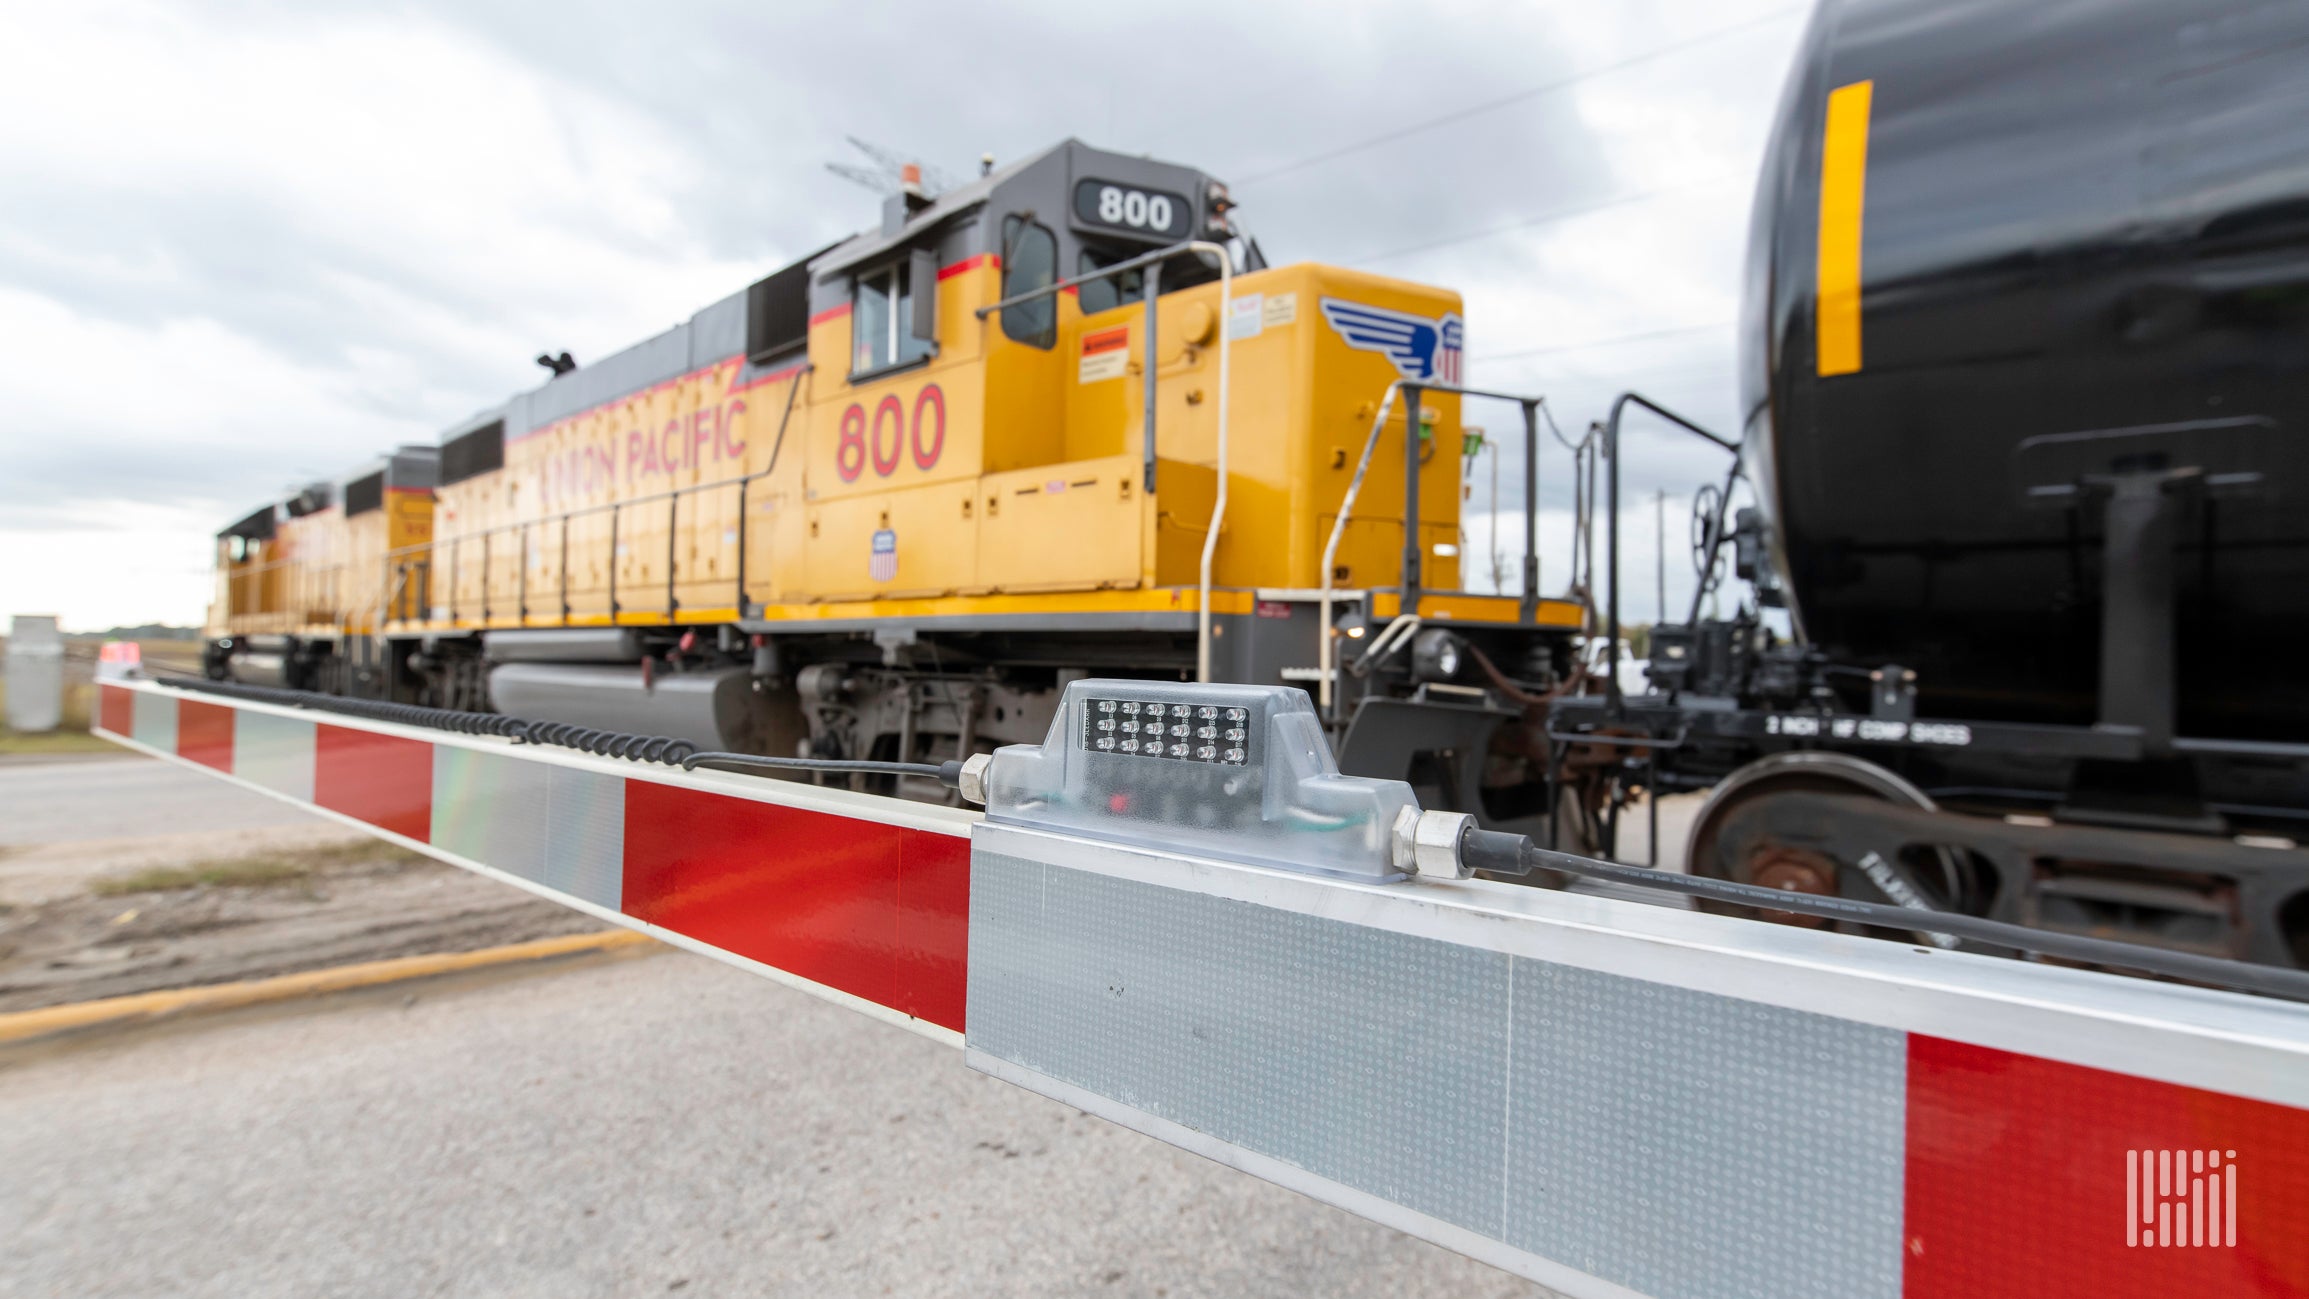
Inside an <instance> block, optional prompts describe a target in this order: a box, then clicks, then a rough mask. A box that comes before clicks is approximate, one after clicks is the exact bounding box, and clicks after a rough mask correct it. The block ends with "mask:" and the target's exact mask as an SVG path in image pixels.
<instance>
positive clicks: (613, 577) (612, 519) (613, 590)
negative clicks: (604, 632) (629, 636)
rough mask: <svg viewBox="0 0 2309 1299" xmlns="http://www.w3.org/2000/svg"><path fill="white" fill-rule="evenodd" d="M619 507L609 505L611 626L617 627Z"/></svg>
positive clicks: (612, 503)
mask: <svg viewBox="0 0 2309 1299" xmlns="http://www.w3.org/2000/svg"><path fill="white" fill-rule="evenodd" d="M617 506H618V503H617V502H615V501H612V502H610V505H609V625H610V626H612V627H615V626H616V625H617Z"/></svg>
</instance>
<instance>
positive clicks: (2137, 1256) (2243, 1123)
mask: <svg viewBox="0 0 2309 1299" xmlns="http://www.w3.org/2000/svg"><path fill="white" fill-rule="evenodd" d="M2142 1151H2146V1152H2149V1154H2150V1159H2149V1160H2148V1161H2147V1168H2148V1171H2149V1173H2150V1176H2149V1179H2148V1181H2149V1184H2148V1185H2146V1186H2144V1185H2143V1184H2142V1178H2141V1172H2142V1167H2143V1164H2142V1161H2141V1160H2140V1159H2139V1154H2138V1152H2142ZM2160 1153H2162V1154H2163V1155H2164V1158H2163V1160H2162V1161H2161V1162H2160V1161H2159V1159H2158V1156H2159V1154H2160ZM2215 1153H2217V1154H2218V1155H2219V1160H2218V1164H2217V1165H2216V1164H2215V1163H2214V1161H2213V1159H2212V1156H2213V1155H2214V1154H2215ZM2175 1173H2178V1176H2175V1175H2174V1174H2175ZM2215 1173H2218V1174H2220V1183H2221V1184H2220V1185H2215V1184H2214V1179H2213V1176H2212V1175H2213V1174H2215ZM2232 1176H2233V1177H2234V1179H2235V1180H2234V1181H2233V1182H2231V1181H2230V1180H2229V1179H2230V1178H2231V1177H2232ZM2232 1189H2233V1190H2234V1192H2235V1194H2234V1196H2231V1195H2230V1194H2229V1192H2230V1191H2231V1190H2232ZM1907 1200H1908V1207H1907V1227H1906V1230H1905V1231H1904V1232H1903V1233H1902V1242H1901V1243H1902V1249H1903V1252H1904V1261H1905V1265H1906V1278H1905V1284H1904V1287H1903V1294H1904V1295H1905V1296H1906V1299H1942V1297H1943V1296H1946V1297H1947V1299H1955V1297H1956V1296H1967V1297H1968V1299H1969V1297H1970V1296H1979V1295H2029V1296H2032V1297H2041V1299H2070V1297H2073V1299H2087V1297H2088V1296H2089V1297H2090V1299H2132V1297H2134V1296H2138V1297H2140V1299H2150V1297H2151V1296H2154V1297H2156V1299H2174V1296H2182V1295H2188V1296H2196V1295H2220V1296H2222V1297H2223V1299H2246V1297H2247V1296H2261V1295H2270V1296H2274V1295H2292V1296H2301V1295H2309V1111H2303V1110H2297V1109H2292V1108H2290V1107H2287V1106H2283V1105H2272V1104H2269V1103H2267V1102H2265V1101H2254V1100H2245V1099H2241V1098H2239V1097H2235V1096H2227V1095H2223V1094H2221V1093H2219V1092H2210V1091H2203V1090H2199V1089H2197V1088H2194V1087H2178V1086H2175V1085H2173V1084H2171V1083H2161V1082H2151V1081H2148V1080H2145V1079H2141V1078H2134V1077H2130V1076H2127V1075H2124V1074H2115V1073H2107V1072H2104V1071H2102V1070H2099V1069H2087V1068H2083V1067H2081V1066H2078V1065H2070V1064H2059V1063H2056V1062H2054V1061H2050V1060H2040V1059H2036V1058H2034V1057H2031V1056H2019V1055H2013V1054H2010V1053H2008V1052H2004V1051H1995V1050H1990V1049H1988V1048H1986V1047H1977V1046H1966V1045H1963V1044H1961V1043H1956V1042H1947V1041H1942V1040H1941V1039H1939V1038H1931V1037H1923V1036H1920V1035H1914V1034H1912V1035H1910V1037H1909V1039H1908V1186H1907ZM2232 1203H2233V1204H2234V1208H2235V1223H2236V1226H2235V1238H2236V1243H2235V1244H2234V1245H2231V1244H2229V1243H2228V1240H2229V1220H2230V1208H2231V1204H2232ZM2215 1228H2218V1231H2219V1239H2220V1243H2219V1244H2213V1243H2211V1241H2210V1239H2209V1237H2210V1236H2211V1234H2212V1232H2213V1230H2214V1229H2215ZM2176 1230H2177V1238H2176ZM2182 1242H2186V1243H2182Z"/></svg>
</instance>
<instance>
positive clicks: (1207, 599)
mask: <svg viewBox="0 0 2309 1299" xmlns="http://www.w3.org/2000/svg"><path fill="white" fill-rule="evenodd" d="M1186 246H1187V247H1188V248H1192V249H1198V250H1209V251H1212V252H1216V253H1217V254H1218V255H1219V491H1218V498H1217V499H1216V500H1214V501H1213V502H1211V524H1210V530H1209V531H1207V532H1205V533H1204V534H1203V566H1202V592H1201V595H1200V596H1199V597H1198V598H1197V600H1196V601H1195V603H1196V605H1197V609H1198V612H1197V614H1196V619H1197V626H1196V629H1195V680H1197V681H1201V682H1205V683H1208V682H1209V681H1210V679H1211V561H1212V558H1213V557H1214V556H1215V555H1217V554H1218V550H1219V530H1220V529H1221V528H1223V527H1225V526H1226V522H1227V407H1228V405H1229V404H1230V403H1229V402H1228V401H1227V353H1228V352H1229V351H1231V350H1232V345H1233V343H1234V337H1235V322H1234V320H1233V318H1232V316H1233V312H1232V306H1233V302H1234V296H1233V295H1234V289H1235V262H1234V258H1232V257H1230V256H1228V255H1227V250H1226V249H1225V248H1223V247H1221V246H1219V245H1217V244H1207V243H1203V242H1202V241H1200V240H1197V241H1195V242H1193V243H1190V244H1188V245H1186ZM1150 341H1151V340H1150Z"/></svg>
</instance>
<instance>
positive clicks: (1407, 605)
mask: <svg viewBox="0 0 2309 1299" xmlns="http://www.w3.org/2000/svg"><path fill="white" fill-rule="evenodd" d="M1425 394H1426V389H1425V388H1423V387H1421V386H1420V385H1419V384H1416V383H1406V384H1404V385H1403V572H1402V574H1401V577H1402V581H1403V607H1402V608H1401V609H1398V610H1397V611H1396V612H1397V613H1398V614H1417V613H1418V612H1419V416H1420V412H1419V404H1420V401H1421V399H1422V398H1423V397H1424V396H1425Z"/></svg>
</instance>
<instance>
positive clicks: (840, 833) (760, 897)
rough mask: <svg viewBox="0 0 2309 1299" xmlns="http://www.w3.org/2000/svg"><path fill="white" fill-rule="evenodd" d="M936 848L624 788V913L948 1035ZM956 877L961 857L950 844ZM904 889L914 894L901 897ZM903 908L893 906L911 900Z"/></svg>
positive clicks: (949, 1001)
mask: <svg viewBox="0 0 2309 1299" xmlns="http://www.w3.org/2000/svg"><path fill="white" fill-rule="evenodd" d="M945 838H947V836H942V835H932V834H926V833H923V832H922V831H918V830H905V829H900V828H898V827H896V826H889V825H881V824H878V823H875V822H872V821H864V820H859V819H857V818H854V817H846V816H836V815H834V814H831V813H827V812H813V811H806V810H803V809H800V808H791V807H780V806H778V805H776V804H772V803H757V802H754V801H752V800H750V799H743V798H730V797H727V796H725V795H721V794H707V793H700V792H698V791H695V790H686V789H678V788H675V787H674V786H671V785H661V784H658V783H656V782H654V781H648V780H628V781H627V782H626V783H625V894H624V909H625V913H626V914H627V915H629V916H632V917H634V918H635V919H637V920H646V921H648V922H650V923H651V924H655V925H663V926H665V927H666V928H668V929H671V930H673V931H674V932H676V933H679V934H684V935H687V936H688V937H691V938H695V939H697V940H698V941H700V942H702V943H707V944H709V945H711V946H714V947H718V948H720V949H721V950H723V951H726V952H730V953H732V954H734V955H738V956H743V957H747V958H748V959H751V960H756V961H760V962H762V963H763V964H765V965H771V966H775V967H777V968H778V969H781V970H784V971H786V972H787V973H789V974H796V975H800V976H801V977H803V978H805V979H809V980H811V981H812V982H815V983H822V984H825V985H826V986H827V987H830V988H836V989H839V990H841V991H843V992H847V993H850V994H851V995H853V996H857V997H863V998H865V999H866V1000H868V1001H871V1002H874V1003H876V1004H877V1005H881V1006H887V1007H889V1008H891V1009H893V1010H897V1011H901V1012H903V1013H906V1014H911V1015H918V1016H920V1017H921V1018H924V1019H928V1020H931V1021H932V1022H933V1023H940V1024H945V1025H946V1026H947V1027H950V1028H959V1027H960V1026H961V1022H962V1014H961V991H960V988H959V986H956V985H957V984H958V981H959V977H960V961H961V954H962V948H961V942H960V939H959V938H958V936H957V935H956V933H955V932H954V931H955V926H956V925H957V924H959V923H966V917H963V916H962V915H961V912H960V907H961V906H962V905H965V903H966V899H967V897H968V892H967V890H968V887H969V885H968V881H967V879H966V878H965V879H964V880H963V881H962V883H961V884H960V885H959V889H960V892H957V885H956V882H955V877H954V869H955V859H954V857H953V852H954V850H953V849H948V848H946V847H944V846H943V845H938V844H931V843H930V842H929V841H932V840H939V839H945ZM952 842H953V843H954V844H956V845H957V846H958V847H959V849H960V852H961V854H962V858H961V860H962V866H963V868H964V869H965V870H967V866H968V853H969V845H968V843H967V842H965V841H963V840H959V839H956V840H952ZM908 886H911V888H910V889H909V887H908ZM908 898H910V901H902V899H908Z"/></svg>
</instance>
